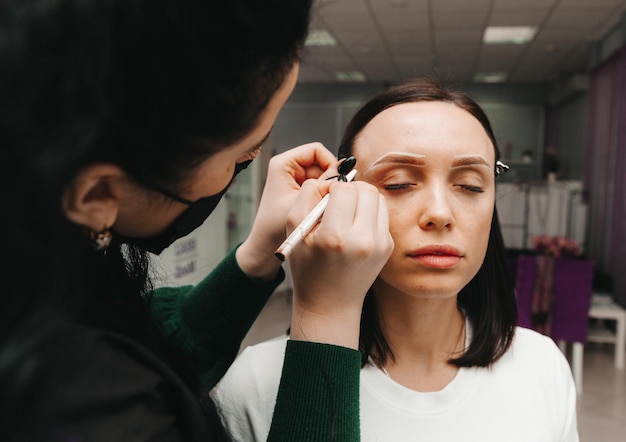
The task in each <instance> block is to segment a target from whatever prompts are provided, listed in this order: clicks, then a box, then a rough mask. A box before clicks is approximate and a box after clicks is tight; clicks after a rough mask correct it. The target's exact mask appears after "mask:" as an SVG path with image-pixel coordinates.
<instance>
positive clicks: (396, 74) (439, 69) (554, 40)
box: [299, 0, 626, 83]
mask: <svg viewBox="0 0 626 442" xmlns="http://www.w3.org/2000/svg"><path fill="white" fill-rule="evenodd" d="M625 11H626V0H317V3H316V12H315V16H314V19H313V22H312V27H311V28H312V29H314V30H316V29H326V30H328V31H329V32H330V33H331V34H332V36H333V37H334V38H335V39H336V41H337V45H336V46H334V47H307V48H306V50H305V53H304V57H303V62H302V66H301V71H300V80H299V81H300V82H302V83H307V82H335V81H337V80H336V78H335V77H336V72H338V71H360V72H363V73H364V74H365V76H366V78H367V81H372V82H396V81H399V80H401V79H403V78H406V77H411V76H416V75H428V76H437V77H438V78H442V79H448V80H453V81H455V82H469V81H471V80H472V78H473V76H474V74H475V73H478V72H493V71H505V72H507V74H508V81H510V82H513V83H545V82H552V81H554V80H556V79H558V78H559V77H560V76H561V75H569V74H572V73H584V72H586V69H587V63H588V58H589V45H590V43H592V42H594V41H598V40H599V39H601V38H602V37H603V36H605V35H606V34H607V33H608V32H609V31H610V30H612V29H613V28H614V27H615V26H616V25H618V24H619V23H620V21H621V19H622V14H623V13H624V12H625ZM509 25H532V26H537V27H538V32H537V34H536V36H535V38H534V40H533V41H532V42H531V43H529V44H526V45H520V46H516V45H488V46H486V45H483V44H482V36H483V32H484V29H485V27H486V26H509Z"/></svg>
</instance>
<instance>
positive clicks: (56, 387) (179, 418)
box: [18, 325, 221, 442]
mask: <svg viewBox="0 0 626 442" xmlns="http://www.w3.org/2000/svg"><path fill="white" fill-rule="evenodd" d="M40 356H41V357H40V358H38V361H39V362H38V364H37V367H36V368H35V370H36V371H37V374H36V376H35V378H37V379H38V384H39V385H38V388H37V390H36V392H37V400H36V402H35V404H34V407H33V408H32V412H33V415H31V416H24V422H23V423H22V424H23V425H19V426H20V427H22V428H25V429H27V430H26V431H25V434H24V437H23V438H18V440H29V441H30V440H37V441H39V440H45V441H64V442H65V441H68V442H69V441H72V442H74V441H76V442H78V441H81V442H82V441H85V442H87V441H107V442H108V441H168V442H169V441H185V442H187V441H202V442H207V441H213V440H216V439H215V436H214V435H215V434H217V433H219V432H221V431H220V429H219V428H215V425H216V424H217V422H216V421H214V420H213V419H210V418H209V417H208V415H207V410H205V409H203V407H202V405H201V403H200V401H199V398H198V397H197V396H196V394H195V393H193V392H192V391H191V390H190V389H189V388H188V387H187V386H186V385H185V384H184V383H183V382H182V380H181V379H180V378H179V377H178V376H177V375H176V374H175V373H174V372H173V371H172V370H171V369H170V368H169V367H168V366H167V365H166V364H165V363H164V362H162V361H161V360H160V359H159V358H157V357H156V356H155V355H154V354H153V353H151V352H150V351H149V350H147V349H145V348H143V347H141V346H140V345H138V344H137V343H135V342H133V341H131V340H129V339H126V338H124V337H123V336H121V335H117V334H114V333H110V332H106V331H101V330H97V329H90V328H86V327H82V326H76V325H67V326H66V327H64V328H63V329H62V330H61V331H60V332H59V333H57V334H55V336H54V337H53V338H51V340H50V342H49V343H48V344H47V345H46V347H45V349H44V352H43V353H42V354H41V355H40ZM33 416H36V417H37V418H36V421H35V422H33V421H32V420H33ZM32 433H34V434H32Z"/></svg>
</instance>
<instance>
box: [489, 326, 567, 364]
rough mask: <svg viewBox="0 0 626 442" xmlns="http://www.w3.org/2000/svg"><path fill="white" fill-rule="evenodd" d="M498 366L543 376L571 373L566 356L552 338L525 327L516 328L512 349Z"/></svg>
mask: <svg viewBox="0 0 626 442" xmlns="http://www.w3.org/2000/svg"><path fill="white" fill-rule="evenodd" d="M496 365H501V366H502V365H504V366H509V367H513V368H515V369H516V370H520V369H521V370H527V371H528V373H529V374H530V373H536V372H538V373H539V374H541V376H550V375H551V374H552V375H555V376H560V375H562V374H564V373H568V372H569V371H570V369H569V364H568V362H567V359H566V358H565V355H563V353H562V352H561V350H560V349H559V347H558V346H557V344H556V342H554V340H553V339H552V338H550V337H549V336H545V335H543V334H541V333H538V332H536V331H534V330H530V329H527V328H523V327H517V328H516V330H515V336H514V338H513V342H512V344H511V347H510V348H509V350H508V351H507V352H506V354H505V355H504V356H503V357H502V358H501V360H500V361H498V362H497V363H496Z"/></svg>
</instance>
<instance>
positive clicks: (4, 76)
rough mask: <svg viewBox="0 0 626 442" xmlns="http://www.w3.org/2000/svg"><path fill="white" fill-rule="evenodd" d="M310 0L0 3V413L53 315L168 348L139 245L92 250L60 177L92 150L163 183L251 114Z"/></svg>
mask: <svg viewBox="0 0 626 442" xmlns="http://www.w3.org/2000/svg"><path fill="white" fill-rule="evenodd" d="M311 7H312V0H263V1H260V0H6V1H2V2H1V3H0V97H2V99H1V100H0V180H1V182H2V192H1V195H0V198H1V199H0V238H1V240H0V244H1V245H2V266H1V267H2V270H1V276H0V392H2V393H1V394H0V416H1V418H0V421H1V422H0V424H2V425H4V424H5V423H6V422H11V419H16V418H18V417H20V416H22V418H27V417H28V416H29V413H28V411H27V410H25V409H24V408H23V407H25V406H26V405H25V404H26V403H27V401H28V400H29V398H30V397H31V396H30V395H31V394H35V392H34V391H33V390H32V385H33V383H32V382H31V381H32V380H33V378H34V377H36V370H37V355H38V350H39V349H40V348H41V347H42V346H44V345H45V341H46V339H47V337H48V336H49V335H50V333H51V331H52V330H54V328H55V324H57V323H59V322H62V321H63V320H64V319H65V318H68V317H69V318H73V319H78V320H82V321H85V322H87V323H89V324H90V325H96V326H99V327H102V328H105V329H110V330H113V331H119V332H120V333H123V334H124V335H126V336H130V337H131V338H135V339H137V340H139V341H140V342H142V343H143V344H145V345H146V346H148V347H149V348H152V349H153V350H154V351H156V352H157V353H163V354H164V353H167V352H168V351H169V350H168V349H164V348H159V347H160V346H161V344H160V340H159V339H158V333H157V332H155V331H154V330H153V326H152V325H151V324H150V321H149V319H148V315H147V311H146V302H144V299H143V297H145V296H148V295H149V293H150V291H151V284H150V281H149V277H148V266H149V261H148V257H147V253H146V252H145V251H143V250H141V249H139V248H137V247H135V246H128V247H127V248H126V246H121V245H120V244H117V243H114V244H112V245H111V247H110V248H109V249H108V250H107V251H106V253H104V254H102V253H95V252H94V251H93V250H92V248H91V245H90V244H89V241H88V239H87V234H86V233H85V232H84V231H83V230H82V229H81V228H79V227H78V226H76V225H74V224H72V223H71V222H69V221H68V220H67V219H66V217H65V216H64V212H63V208H62V195H63V191H64V189H65V188H66V186H67V185H68V184H69V183H70V182H71V181H72V179H73V178H74V177H75V175H76V173H77V171H79V170H80V169H81V168H83V167H85V166H87V165H89V164H94V163H101V162H108V163H113V164H116V165H119V166H120V167H121V168H123V169H124V170H125V171H126V172H127V173H128V174H129V175H130V176H131V177H133V178H135V179H136V180H137V181H139V182H144V183H149V184H153V185H158V186H160V187H162V188H166V189H168V190H170V191H172V192H173V193H176V192H177V190H179V188H180V186H182V185H183V184H184V182H185V180H188V177H189V174H190V173H191V172H192V171H193V169H194V167H196V166H197V165H198V164H200V163H201V162H202V161H203V160H205V159H206V158H207V157H209V156H210V155H212V154H214V153H215V152H218V151H219V150H220V149H223V148H224V147H225V146H227V145H229V144H232V143H233V142H235V141H237V140H239V139H241V138H242V137H244V136H245V135H247V134H248V133H249V132H250V131H251V130H252V129H253V128H254V127H255V126H256V124H257V123H258V121H259V116H260V114H261V111H262V110H263V109H264V108H265V107H266V105H267V104H268V102H269V100H270V99H271V97H272V96H273V95H274V94H275V92H276V91H277V90H278V88H279V87H280V86H281V84H282V83H283V82H284V79H285V78H286V75H287V74H288V73H289V72H290V70H291V69H292V67H293V66H294V63H295V62H297V61H298V58H299V55H300V52H301V49H302V47H303V44H304V39H305V37H306V33H307V31H308V26H309V17H310V10H311ZM146 216H149V214H146ZM170 356H171V355H170ZM169 360H170V362H172V361H173V362H172V363H173V364H174V365H175V364H176V361H178V360H179V358H177V357H170V358H169ZM181 360H182V359H181ZM181 365H183V364H181ZM179 368H180V371H181V373H182V372H183V371H185V369H184V368H181V367H179ZM183 375H184V374H183ZM189 382H190V383H192V381H191V380H190V381H189ZM20 413H21V414H20ZM22 420H23V419H22ZM2 425H0V428H4V427H3V426H2Z"/></svg>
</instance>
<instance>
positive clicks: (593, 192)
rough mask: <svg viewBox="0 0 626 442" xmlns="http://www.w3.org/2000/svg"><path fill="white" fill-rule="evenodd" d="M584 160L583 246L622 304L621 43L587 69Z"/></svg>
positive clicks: (625, 88)
mask: <svg viewBox="0 0 626 442" xmlns="http://www.w3.org/2000/svg"><path fill="white" fill-rule="evenodd" d="M586 158H587V162H586V170H585V188H586V189H587V191H588V198H589V236H588V244H587V245H586V246H587V247H586V248H587V251H588V255H589V257H590V258H591V259H593V260H594V261H595V262H596V266H597V269H598V270H600V271H602V272H605V273H607V274H609V275H610V276H611V277H612V278H613V296H614V298H615V299H616V301H617V302H618V303H620V304H621V305H622V306H625V307H626V247H625V245H626V171H625V169H626V46H624V47H622V49H620V50H619V51H617V52H616V53H615V54H614V55H613V56H612V57H611V58H609V59H608V60H606V61H605V62H604V63H602V64H601V65H600V66H599V67H598V68H596V69H595V70H594V71H593V72H592V75H591V82H590V88H589V139H588V144H587V154H586Z"/></svg>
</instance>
